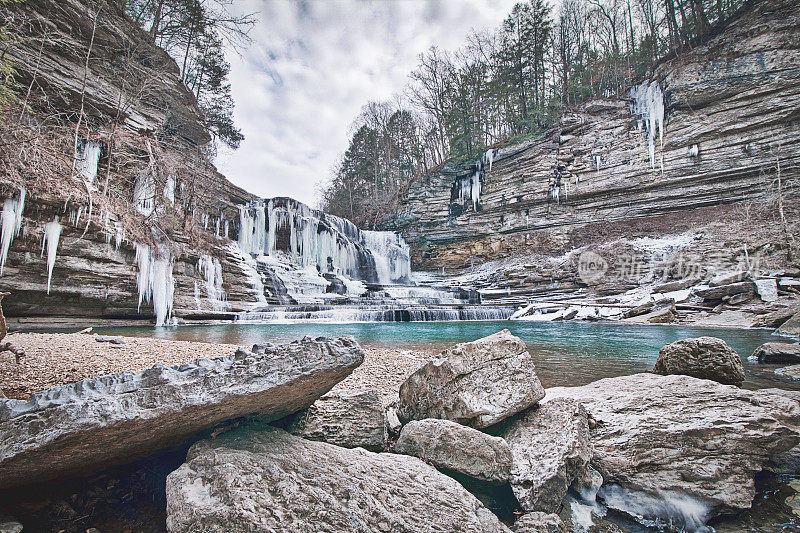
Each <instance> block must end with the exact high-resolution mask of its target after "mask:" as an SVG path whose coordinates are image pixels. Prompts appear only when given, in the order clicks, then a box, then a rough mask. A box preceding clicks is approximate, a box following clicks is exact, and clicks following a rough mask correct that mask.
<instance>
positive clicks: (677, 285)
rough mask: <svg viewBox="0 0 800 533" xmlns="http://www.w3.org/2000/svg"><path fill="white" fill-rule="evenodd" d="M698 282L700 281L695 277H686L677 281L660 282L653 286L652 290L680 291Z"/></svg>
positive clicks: (662, 291)
mask: <svg viewBox="0 0 800 533" xmlns="http://www.w3.org/2000/svg"><path fill="white" fill-rule="evenodd" d="M698 283H700V280H699V279H697V278H686V279H681V280H678V281H669V282H667V283H662V284H660V285H656V286H655V287H653V292H661V293H664V292H675V291H681V290H684V289H688V288H689V287H694V286H695V285H697V284H698Z"/></svg>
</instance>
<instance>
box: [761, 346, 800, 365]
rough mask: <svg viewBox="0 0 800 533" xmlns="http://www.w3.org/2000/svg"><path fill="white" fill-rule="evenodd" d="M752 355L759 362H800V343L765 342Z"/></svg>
mask: <svg viewBox="0 0 800 533" xmlns="http://www.w3.org/2000/svg"><path fill="white" fill-rule="evenodd" d="M750 357H751V358H753V359H755V360H756V361H758V362H759V363H800V344H790V343H787V342H765V343H764V344H762V345H761V346H759V347H758V348H756V349H755V350H754V351H753V355H751V356H750Z"/></svg>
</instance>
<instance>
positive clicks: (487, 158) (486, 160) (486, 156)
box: [483, 148, 496, 172]
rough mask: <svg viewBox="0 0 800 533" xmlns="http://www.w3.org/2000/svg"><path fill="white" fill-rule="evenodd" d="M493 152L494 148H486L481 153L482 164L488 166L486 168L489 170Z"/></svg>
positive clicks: (492, 160)
mask: <svg viewBox="0 0 800 533" xmlns="http://www.w3.org/2000/svg"><path fill="white" fill-rule="evenodd" d="M495 152H496V150H495V149H494V148H489V149H488V150H486V153H485V154H483V166H484V168H486V167H488V169H487V170H488V171H489V172H491V171H492V163H493V162H494V156H495Z"/></svg>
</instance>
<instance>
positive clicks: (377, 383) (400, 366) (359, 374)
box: [0, 333, 434, 403]
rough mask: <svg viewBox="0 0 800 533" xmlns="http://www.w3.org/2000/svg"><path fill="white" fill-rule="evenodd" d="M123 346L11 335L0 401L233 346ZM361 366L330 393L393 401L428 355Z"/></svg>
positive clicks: (89, 338) (161, 342)
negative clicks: (368, 392) (371, 392)
mask: <svg viewBox="0 0 800 533" xmlns="http://www.w3.org/2000/svg"><path fill="white" fill-rule="evenodd" d="M122 338H123V340H124V341H125V343H124V344H111V343H109V342H98V341H97V340H95V335H94V334H85V333H14V334H11V335H8V337H6V340H9V341H12V342H13V343H14V344H15V345H17V346H19V347H20V348H22V349H24V350H25V354H26V355H25V357H23V358H22V360H21V361H20V364H16V363H15V362H14V355H13V354H11V353H10V352H2V353H0V397H2V395H5V397H7V398H15V399H20V400H27V399H28V397H29V396H30V394H31V393H34V392H38V391H42V390H46V389H49V388H51V387H55V386H58V385H66V384H68V383H75V382H77V381H81V380H83V379H87V378H94V377H99V376H105V375H109V374H116V373H118V372H124V371H133V372H141V371H142V370H146V369H148V368H150V367H152V366H153V365H155V364H158V363H160V364H164V365H168V366H173V365H179V364H183V363H187V362H190V361H194V360H195V359H201V358H207V359H213V358H215V357H224V356H227V355H231V354H233V353H234V352H235V351H236V349H237V348H238V346H236V345H234V344H212V343H205V342H190V341H177V340H169V339H154V338H149V337H122ZM364 353H365V358H364V363H363V364H362V365H361V366H360V367H358V368H357V369H356V370H355V371H354V372H353V374H351V375H350V376H349V377H348V378H346V379H345V380H343V381H342V382H340V383H339V384H337V385H336V387H335V388H334V389H333V392H344V391H355V390H364V389H370V388H374V389H377V390H379V391H380V392H381V394H382V396H383V397H384V401H385V402H387V403H388V402H391V401H392V400H393V399H394V398H396V397H397V391H398V390H399V388H400V384H401V383H402V382H403V381H404V380H405V379H406V377H408V376H409V375H410V374H411V373H413V372H414V371H415V370H416V369H417V368H419V367H420V366H422V365H423V364H424V363H425V362H427V361H428V360H429V359H430V357H431V356H433V355H434V353H433V352H431V353H425V352H418V351H414V352H411V351H408V350H397V349H385V348H365V349H364Z"/></svg>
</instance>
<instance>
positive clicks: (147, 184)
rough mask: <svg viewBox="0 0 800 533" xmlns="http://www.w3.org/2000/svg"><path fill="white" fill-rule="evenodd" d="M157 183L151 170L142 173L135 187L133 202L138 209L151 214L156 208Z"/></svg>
mask: <svg viewBox="0 0 800 533" xmlns="http://www.w3.org/2000/svg"><path fill="white" fill-rule="evenodd" d="M155 196H156V184H155V182H154V181H153V176H152V175H151V174H150V172H145V173H144V174H140V175H139V176H138V177H137V178H136V184H135V185H134V187H133V203H134V205H135V206H136V210H137V211H139V212H140V213H141V214H143V215H144V216H149V215H150V213H152V212H153V209H155Z"/></svg>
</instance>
